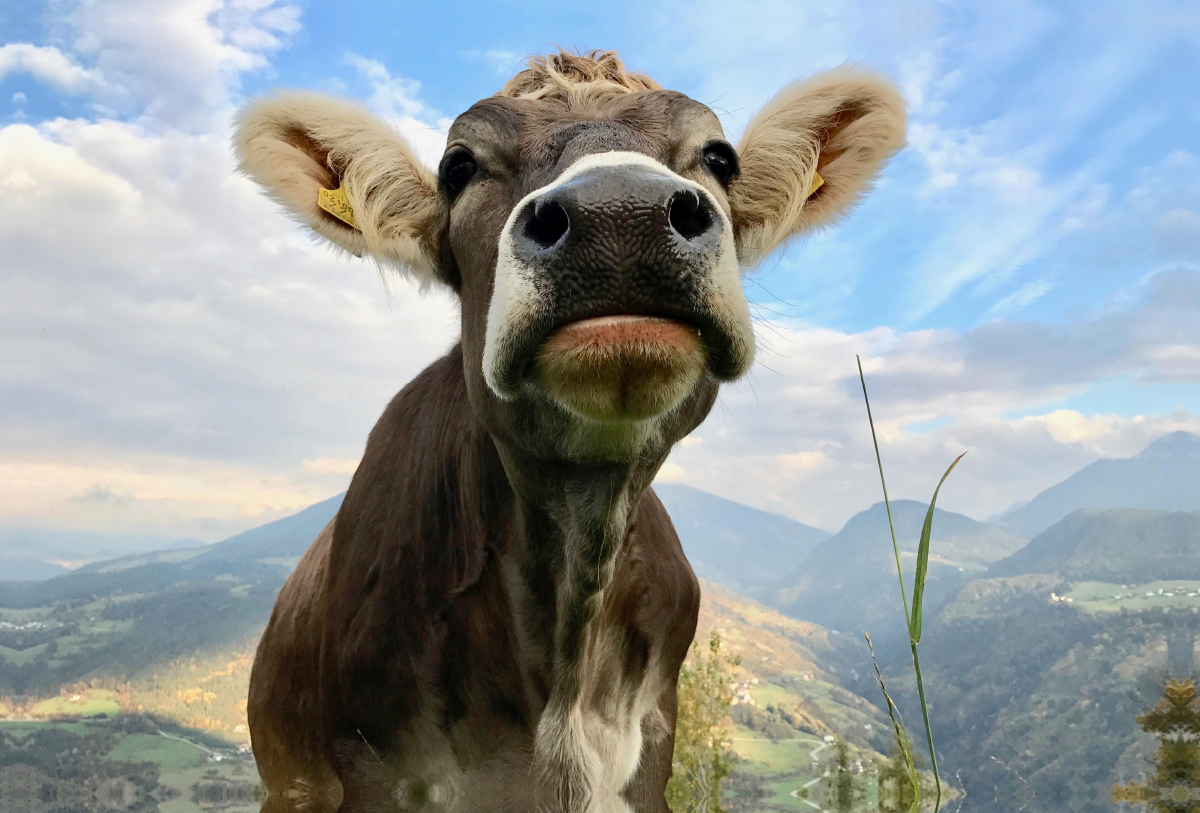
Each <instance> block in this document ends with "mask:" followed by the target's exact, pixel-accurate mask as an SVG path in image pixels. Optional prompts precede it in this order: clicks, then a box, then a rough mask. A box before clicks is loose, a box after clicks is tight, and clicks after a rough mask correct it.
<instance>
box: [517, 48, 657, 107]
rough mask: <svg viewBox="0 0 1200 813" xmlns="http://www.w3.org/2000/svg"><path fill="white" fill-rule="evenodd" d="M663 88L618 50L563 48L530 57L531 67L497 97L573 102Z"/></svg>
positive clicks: (522, 72)
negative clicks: (627, 62) (582, 51)
mask: <svg viewBox="0 0 1200 813" xmlns="http://www.w3.org/2000/svg"><path fill="white" fill-rule="evenodd" d="M647 90H662V85H660V84H658V82H655V81H654V80H653V79H651V78H650V77H649V76H647V75H646V74H644V73H631V72H629V71H627V70H625V63H624V62H622V61H621V58H620V57H618V56H617V52H616V51H601V50H594V51H588V52H587V53H586V54H578V53H571V52H570V51H562V50H560V51H559V52H558V53H557V54H547V55H545V56H531V57H529V67H528V68H526V69H525V70H523V71H521V72H520V73H518V74H517V75H516V76H514V77H513V78H512V79H509V80H508V82H506V83H505V85H504V89H503V90H501V91H500V92H499V93H497V94H496V95H497V96H506V97H508V98H510V99H545V100H550V101H561V102H567V103H568V104H569V103H571V102H572V101H573V100H575V99H582V98H587V97H594V96H597V95H602V96H608V95H619V94H622V93H641V92H643V91H647Z"/></svg>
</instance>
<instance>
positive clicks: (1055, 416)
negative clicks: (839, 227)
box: [669, 270, 1200, 528]
mask: <svg viewBox="0 0 1200 813" xmlns="http://www.w3.org/2000/svg"><path fill="white" fill-rule="evenodd" d="M1119 299H1120V304H1119V305H1114V306H1111V307H1105V308H1101V309H1098V310H1097V311H1095V312H1093V313H1090V314H1085V315H1083V316H1082V317H1081V318H1079V319H1078V320H1077V321H1075V322H1073V323H1071V324H1068V325H1064V326H1047V325H1039V324H1035V323H1021V322H1005V321H996V322H990V323H988V324H986V325H982V326H980V327H978V328H975V329H973V330H970V331H967V332H966V333H958V332H956V331H951V330H938V331H910V332H898V331H895V330H891V329H887V328H877V329H874V330H871V331H867V332H865V333H859V334H848V333H842V332H839V331H834V330H828V329H822V328H818V327H814V326H812V325H806V324H802V323H792V322H784V321H776V322H774V323H772V324H770V325H762V326H760V330H759V337H760V341H761V342H762V343H763V345H764V348H763V349H764V353H763V355H764V357H765V358H766V359H767V361H766V362H765V363H766V364H767V365H769V367H770V370H767V369H765V368H764V367H758V368H756V370H755V372H754V373H753V374H752V376H751V377H750V379H749V380H748V381H746V382H744V383H742V384H739V385H736V386H734V387H732V388H729V389H727V390H725V391H724V393H723V394H722V396H721V399H720V401H719V402H718V405H717V407H716V408H715V409H714V410H713V414H712V415H711V416H710V417H709V419H708V421H707V422H706V423H705V424H704V425H702V426H701V427H700V429H698V430H697V434H698V435H701V436H703V437H704V438H705V442H704V444H703V445H702V446H697V445H690V446H683V445H681V446H680V447H677V448H676V450H675V451H674V452H673V453H672V455H671V458H670V461H669V462H670V463H671V464H672V465H673V466H674V467H675V468H673V469H672V470H671V472H670V474H669V477H670V479H671V480H673V481H683V482H687V483H689V484H691V485H694V486H696V487H698V488H703V489H707V490H710V491H714V492H717V493H719V494H721V495H723V496H726V497H728V498H730V499H735V500H739V501H742V502H745V503H747V504H750V505H756V506H759V507H762V508H765V509H768V510H773V511H778V512H781V513H785V514H788V515H790V516H793V517H795V518H796V519H799V520H801V521H804V522H808V523H811V524H815V525H819V526H823V527H827V528H836V527H838V526H840V524H841V523H842V522H844V521H845V520H846V519H847V518H848V517H849V516H850V515H851V514H852V513H854V512H856V511H858V510H861V509H863V508H865V507H866V506H867V505H869V504H871V503H873V502H876V501H877V500H878V499H880V493H879V482H878V474H877V473H876V471H875V458H874V453H873V451H872V449H871V440H870V431H869V427H868V424H867V416H866V411H865V408H864V406H863V402H862V391H861V389H860V387H859V382H858V377H857V369H856V367H855V362H854V356H855V354H856V353H857V354H861V355H862V358H863V367H864V370H865V372H866V377H867V384H868V387H869V389H870V394H871V403H872V409H873V410H874V413H875V425H876V429H877V431H878V434H879V439H880V445H881V448H882V454H883V459H884V465H885V467H886V468H887V473H888V483H889V486H890V488H891V489H892V496H893V497H907V498H912V499H922V500H928V499H929V496H930V495H931V494H932V492H933V487H934V485H936V482H937V478H938V477H939V476H940V475H941V473H942V472H943V471H944V470H945V467H946V466H947V465H948V464H949V462H950V461H951V460H953V459H954V457H955V456H956V455H957V454H959V453H960V452H962V451H964V450H966V449H970V450H971V454H970V455H969V456H968V458H967V459H966V460H964V461H963V463H962V464H960V466H959V467H958V469H956V471H955V473H954V475H953V477H952V479H951V481H950V482H948V483H947V486H946V488H945V489H944V491H943V496H942V501H943V502H942V504H943V505H944V506H945V507H947V508H950V509H952V510H958V511H963V512H965V513H967V514H970V515H972V516H976V517H981V518H982V517H987V516H990V515H992V514H995V513H997V512H999V511H1001V510H1003V509H1004V508H1007V507H1008V506H1009V505H1011V504H1012V503H1014V502H1016V501H1017V500H1020V499H1028V498H1029V497H1032V496H1033V495H1035V494H1036V493H1037V492H1038V491H1040V490H1042V489H1044V488H1046V487H1047V486H1049V485H1052V484H1053V483H1055V482H1057V481H1058V480H1060V479H1062V478H1064V477H1066V476H1068V475H1069V474H1071V473H1073V472H1074V471H1075V470H1077V469H1078V468H1080V467H1082V466H1083V465H1086V464H1087V463H1090V462H1091V461H1093V460H1095V459H1097V458H1098V457H1102V456H1119V457H1124V456H1129V455H1132V454H1135V453H1136V452H1138V451H1140V450H1141V449H1142V448H1143V447H1144V446H1146V445H1148V444H1149V443H1150V442H1151V441H1152V440H1153V439H1154V438H1155V437H1157V436H1158V435H1160V434H1162V433H1165V432H1168V431H1175V430H1177V429H1184V430H1189V431H1200V416H1198V415H1197V414H1195V412H1186V411H1177V412H1174V413H1172V414H1168V415H1136V416H1121V415H1111V414H1110V415H1106V414H1098V415H1084V414H1081V413H1080V412H1078V411H1076V410H1072V409H1065V408H1060V409H1053V408H1047V405H1048V404H1054V403H1055V402H1058V401H1062V400H1063V399H1066V398H1068V397H1071V396H1078V395H1081V394H1083V393H1086V392H1087V391H1088V390H1089V389H1090V388H1091V387H1092V386H1093V384H1094V382H1103V381H1112V380H1120V379H1122V378H1123V377H1129V376H1132V377H1133V378H1134V379H1135V380H1137V381H1145V382H1147V383H1151V382H1154V381H1158V380H1171V381H1188V382H1197V381H1200V352H1197V348H1200V272H1196V271H1188V270H1176V271H1167V272H1162V273H1160V274H1158V275H1156V276H1155V277H1153V278H1151V279H1150V280H1148V281H1147V282H1146V283H1145V284H1141V285H1138V286H1135V287H1134V289H1133V290H1131V291H1130V292H1128V293H1127V294H1126V295H1124V296H1123V297H1121V298H1119ZM768 328H769V329H768ZM1129 386H1136V384H1130V385H1129ZM1042 410H1046V412H1045V414H1036V415H1032V416H1029V417H1016V418H1014V417H1009V416H1010V415H1012V414H1013V413H1020V412H1029V411H1036V412H1041V411H1042ZM939 418H941V419H944V420H936V419H939ZM930 422H932V423H933V424H934V426H933V428H930V429H928V430H925V431H921V432H912V431H907V430H906V429H905V427H906V426H909V425H912V424H921V423H930Z"/></svg>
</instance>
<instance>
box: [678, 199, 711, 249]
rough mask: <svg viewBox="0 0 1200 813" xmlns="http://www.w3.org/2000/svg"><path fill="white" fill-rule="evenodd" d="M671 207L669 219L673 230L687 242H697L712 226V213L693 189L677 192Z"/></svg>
mask: <svg viewBox="0 0 1200 813" xmlns="http://www.w3.org/2000/svg"><path fill="white" fill-rule="evenodd" d="M669 207H670V213H669V214H668V215H667V217H668V219H669V220H670V221H671V228H673V229H675V231H677V232H679V236H680V237H682V238H683V239H685V240H695V239H696V238H697V237H699V236H700V235H702V234H704V232H706V231H708V228H709V226H711V225H712V213H711V212H709V210H708V206H706V205H705V203H704V200H703V199H702V198H701V197H700V195H699V194H698V193H697V192H695V191H693V190H691V189H685V190H682V191H680V192H676V193H675V194H674V195H673V196H672V197H671V202H670V204H669Z"/></svg>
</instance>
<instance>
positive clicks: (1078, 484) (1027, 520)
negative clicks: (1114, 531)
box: [1000, 432, 1200, 538]
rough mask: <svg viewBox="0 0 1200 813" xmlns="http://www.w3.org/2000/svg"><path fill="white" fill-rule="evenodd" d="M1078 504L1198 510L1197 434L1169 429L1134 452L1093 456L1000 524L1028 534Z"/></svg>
mask: <svg viewBox="0 0 1200 813" xmlns="http://www.w3.org/2000/svg"><path fill="white" fill-rule="evenodd" d="M1080 508H1142V509H1157V510H1163V511H1196V510H1200V435H1197V434H1194V433H1191V432H1172V433H1170V434H1168V435H1163V436H1162V437H1161V438H1159V439H1158V440H1156V441H1154V442H1153V443H1151V444H1150V445H1149V446H1147V447H1146V448H1145V449H1144V450H1143V451H1142V452H1141V453H1140V454H1137V455H1134V456H1133V457H1130V458H1126V459H1118V460H1097V461H1096V462H1095V463H1092V464H1091V465H1090V466H1087V467H1085V468H1083V469H1081V470H1079V471H1078V472H1076V473H1075V474H1073V475H1071V476H1070V477H1068V478H1067V479H1066V480H1063V481H1062V482H1061V483H1059V484H1057V485H1054V486H1051V487H1050V488H1048V489H1046V490H1045V491H1043V492H1042V493H1040V494H1038V495H1037V496H1036V497H1034V498H1033V499H1032V500H1030V501H1029V502H1028V503H1027V504H1026V505H1024V506H1022V507H1020V508H1016V509H1013V510H1010V511H1009V512H1008V513H1006V514H1005V515H1004V516H1003V517H1001V518H1000V523H1001V524H1002V525H1003V526H1004V527H1005V528H1007V529H1008V530H1010V531H1012V532H1013V533H1015V534H1018V535H1020V536H1024V537H1026V538H1031V537H1034V536H1036V535H1037V534H1039V533H1041V532H1042V531H1044V530H1046V529H1047V528H1049V527H1050V526H1051V525H1053V524H1054V523H1056V522H1058V521H1059V520H1060V519H1062V518H1063V517H1065V516H1066V515H1067V514H1070V513H1071V512H1072V511H1076V510H1078V509H1080Z"/></svg>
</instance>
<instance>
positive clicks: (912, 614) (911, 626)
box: [854, 356, 966, 813]
mask: <svg viewBox="0 0 1200 813" xmlns="http://www.w3.org/2000/svg"><path fill="white" fill-rule="evenodd" d="M854 358H855V360H856V361H857V362H858V380H859V382H860V383H861V384H862V391H863V402H864V403H866V405H867V421H868V422H869V423H870V424H871V442H872V443H873V444H874V445H875V463H876V465H877V466H878V467H879V482H880V484H882V486H883V505H884V508H886V509H887V518H888V530H889V531H891V534H892V551H893V552H894V553H895V554H896V576H897V578H898V579H899V580H900V600H901V601H902V602H903V603H904V621H905V623H906V624H907V625H908V643H909V648H910V649H911V650H912V662H913V672H915V673H916V676H917V696H918V697H920V699H921V716H922V718H923V719H924V721H925V742H926V744H927V745H928V746H929V761H930V762H931V763H932V764H933V782H934V787H935V788H936V789H937V798H936V801H935V802H934V806H933V810H934V813H938V811H939V810H941V807H942V778H941V775H940V774H939V773H938V763H937V751H935V750H934V747H933V729H932V728H931V727H930V725H929V705H928V704H927V703H926V702H925V682H924V681H923V680H922V679H921V658H920V655H918V653H917V645H918V644H920V643H921V619H922V617H923V616H924V611H925V605H924V599H925V574H926V573H927V572H928V570H929V538H930V536H931V535H932V533H933V509H934V506H935V505H937V497H938V492H939V491H941V490H942V483H944V482H946V478H947V477H949V476H950V472H952V471H954V467H955V466H957V465H958V461H960V460H962V459H963V455H965V454H966V452H963V453H962V454H960V455H959V456H958V457H956V458H954V462H953V463H951V464H950V467H949V468H948V469H946V473H945V474H943V475H942V479H941V480H938V484H937V488H935V489H934V490H933V499H932V500H930V501H929V510H928V511H927V512H926V513H925V524H924V525H923V526H922V527H921V541H920V543H919V544H918V546H917V567H916V572H915V574H914V576H913V596H912V608H911V610H910V609H909V602H908V591H907V590H905V588H904V568H903V567H901V565H900V545H899V543H898V542H896V525H895V523H894V522H893V521H892V504H891V501H890V500H889V499H888V493H887V478H885V477H884V476H883V458H882V457H880V455H879V439H878V437H876V435H875V418H874V416H872V415H871V399H870V398H869V397H868V396H867V379H866V377H865V376H864V375H863V369H862V359H861V358H859V357H858V356H855V357H854ZM867 646H868V647H870V649H871V662H872V663H874V662H875V648H874V647H872V646H871V639H870V637H869V636H868V637H867ZM875 679H876V681H877V682H878V683H879V688H880V689H882V690H883V696H884V698H885V699H886V700H887V705H888V714H889V715H890V716H891V718H892V727H893V729H894V730H895V734H896V742H897V744H898V745H899V747H900V751H901V753H902V754H903V755H904V761H905V765H906V767H907V769H908V773H909V775H910V776H911V777H912V778H913V791H914V794H915V796H914V798H913V806H912V810H913V813H916V811H917V809H918V807H919V805H920V802H921V789H920V784H919V782H918V781H917V776H918V775H917V772H916V764H915V763H914V761H913V756H912V749H911V748H910V746H909V743H908V732H907V730H905V728H904V719H903V718H902V717H901V718H900V719H899V722H897V717H898V716H899V713H900V712H899V710H898V709H897V708H896V705H895V704H894V703H893V702H892V698H891V697H890V696H889V695H888V693H887V689H886V688H884V685H883V676H882V675H881V674H880V672H879V665H878V664H877V663H876V664H875Z"/></svg>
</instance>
